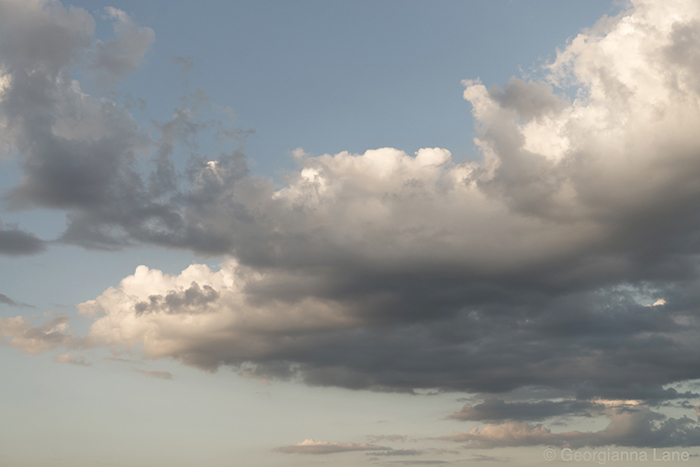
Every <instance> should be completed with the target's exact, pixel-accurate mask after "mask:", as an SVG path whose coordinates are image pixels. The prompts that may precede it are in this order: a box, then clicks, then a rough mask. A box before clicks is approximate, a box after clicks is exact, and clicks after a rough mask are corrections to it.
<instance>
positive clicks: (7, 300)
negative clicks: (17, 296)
mask: <svg viewBox="0 0 700 467" xmlns="http://www.w3.org/2000/svg"><path fill="white" fill-rule="evenodd" d="M0 303H2V304H5V305H9V306H14V307H19V308H34V307H33V306H32V305H28V304H26V303H22V302H17V301H15V300H12V299H11V298H10V297H8V296H7V295H5V294H2V293H0Z"/></svg>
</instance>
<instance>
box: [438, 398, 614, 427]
mask: <svg viewBox="0 0 700 467" xmlns="http://www.w3.org/2000/svg"><path fill="white" fill-rule="evenodd" d="M602 408H603V406H602V405H600V404H596V403H595V402H589V401H577V400H564V401H537V402H505V401H503V400H501V399H496V398H489V399H486V400H485V401H484V402H482V403H480V404H476V405H470V404H465V405H464V407H462V410H460V411H459V412H455V413H453V414H452V415H450V416H449V417H448V418H450V419H454V420H464V421H474V422H484V421H487V422H498V421H504V420H514V421H539V420H544V419H545V418H551V417H558V416H584V417H590V416H591V415H592V414H591V412H600V411H601V409H602Z"/></svg>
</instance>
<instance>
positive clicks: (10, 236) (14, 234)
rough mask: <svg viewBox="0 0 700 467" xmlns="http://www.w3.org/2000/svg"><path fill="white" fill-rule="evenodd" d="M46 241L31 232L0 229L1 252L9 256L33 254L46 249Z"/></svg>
mask: <svg viewBox="0 0 700 467" xmlns="http://www.w3.org/2000/svg"><path fill="white" fill-rule="evenodd" d="M45 248H46V245H45V243H44V242H43V241H42V240H40V239H39V238H37V237H36V236H34V235H33V234H31V233H29V232H25V231H23V230H17V229H13V230H10V229H7V230H5V229H0V254H3V255H8V256H21V255H33V254H36V253H40V252H42V251H44V249H45Z"/></svg>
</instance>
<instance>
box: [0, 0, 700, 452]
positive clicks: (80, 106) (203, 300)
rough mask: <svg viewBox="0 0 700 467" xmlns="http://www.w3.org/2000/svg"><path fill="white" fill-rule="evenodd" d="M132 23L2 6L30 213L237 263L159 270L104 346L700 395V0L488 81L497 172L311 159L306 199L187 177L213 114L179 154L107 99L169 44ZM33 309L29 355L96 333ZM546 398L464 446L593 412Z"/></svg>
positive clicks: (24, 339)
mask: <svg viewBox="0 0 700 467" xmlns="http://www.w3.org/2000/svg"><path fill="white" fill-rule="evenodd" d="M108 13H109V17H110V18H112V20H113V21H114V22H115V38H114V40H113V42H106V43H102V42H95V41H94V40H93V34H94V28H95V24H94V19H93V18H92V17H91V16H90V15H89V14H87V13H86V12H84V11H82V10H79V9H65V8H63V7H62V6H61V5H60V4H58V3H55V2H39V1H35V2H29V3H26V2H25V3H19V2H14V1H6V2H0V70H2V81H0V83H1V84H2V85H1V86H0V92H1V94H0V138H1V139H2V142H3V143H4V145H5V146H6V147H7V148H9V149H7V151H8V154H17V157H18V160H19V163H20V165H21V167H22V169H23V178H22V180H21V181H20V182H19V183H18V185H17V186H15V187H13V188H12V189H11V190H10V191H9V192H8V193H7V194H6V199H7V200H8V201H9V202H10V203H11V205H12V206H13V207H15V208H17V209H23V208H30V207H42V208H52V209H60V210H65V211H66V212H67V213H68V224H67V228H66V231H65V232H64V234H63V235H62V237H61V239H60V241H62V242H66V243H73V244H77V245H81V246H83V247H86V248H107V249H117V248H122V247H126V246H129V245H134V244H150V245H158V246H165V247H177V248H185V249H190V250H193V251H196V252H199V253H205V254H216V255H226V256H228V257H229V258H230V259H227V260H225V261H224V262H223V263H222V264H221V267H220V269H219V270H211V269H210V268H209V267H207V266H204V265H193V266H191V267H190V268H188V269H186V270H185V271H183V272H182V273H181V274H178V275H169V274H164V273H163V272H161V271H158V270H154V269H149V268H148V267H146V266H139V267H138V268H137V269H136V271H135V273H134V274H133V275H131V276H129V277H127V278H125V279H124V280H123V281H122V282H121V283H120V284H118V285H117V286H115V287H114V288H110V289H108V290H106V291H105V292H104V293H103V294H102V295H101V296H99V297H97V298H96V299H95V300H92V301H89V302H86V303H84V304H81V305H80V307H79V308H80V311H81V313H83V314H85V315H88V316H93V317H94V319H95V322H94V324H93V325H92V328H91V331H90V333H89V335H88V336H87V341H89V342H91V343H98V344H99V345H105V346H111V347H114V348H122V347H129V348H132V347H133V348H137V347H139V346H143V352H144V356H145V357H146V358H167V357H169V358H174V359H177V360H180V361H182V362H184V363H186V364H190V365H195V366H198V367H201V368H205V369H208V370H212V369H216V368H218V367H219V366H221V365H228V366H231V367H234V368H236V369H238V370H239V371H244V372H246V374H251V375H255V376H259V377H261V378H280V379H298V380H301V381H303V382H305V383H307V384H311V385H321V386H340V387H347V388H354V389H375V390H396V391H412V390H413V389H416V388H440V389H444V390H464V391H472V392H481V393H486V394H493V393H499V392H506V391H512V390H516V389H519V388H527V387H545V388H549V389H553V390H557V391H561V392H563V393H564V394H566V395H567V396H568V397H576V398H578V399H580V400H583V401H588V400H591V399H593V398H605V399H635V400H642V401H645V402H647V403H649V404H654V403H658V402H660V401H664V400H672V399H683V398H688V397H694V395H692V394H690V395H689V394H686V393H679V392H678V391H676V390H675V389H673V388H669V387H668V385H670V384H673V383H679V382H683V381H687V380H691V379H697V378H700V371H699V370H698V369H699V368H700V341H699V340H698V339H697V332H698V330H699V329H700V323H698V303H700V297H699V296H698V290H700V288H699V287H698V285H699V284H698V279H699V276H698V263H697V254H698V252H699V251H700V244H699V243H698V238H700V237H699V236H698V234H699V233H700V216H698V211H697V205H698V202H700V182H698V180H700V139H699V138H698V136H697V128H698V127H699V126H700V81H699V80H698V78H697V77H698V76H700V74H699V72H700V69H699V68H700V62H699V61H698V57H700V34H698V32H697V31H698V30H699V28H698V26H699V25H700V5H698V4H697V2H694V1H690V0H674V1H669V2H663V3H660V2H652V1H644V0H638V1H635V2H633V3H632V6H631V8H630V9H629V11H626V12H624V13H622V14H620V15H619V16H617V17H615V18H604V19H602V20H601V21H600V22H599V23H598V24H597V25H596V26H594V27H593V28H592V29H590V30H587V31H584V32H582V33H581V34H579V35H578V36H577V37H575V38H574V39H573V40H572V41H571V42H570V43H568V44H567V45H566V46H565V47H564V48H562V49H561V50H560V51H558V53H557V58H556V59H555V60H554V62H553V63H551V64H550V65H548V66H547V67H545V69H544V70H543V76H542V78H541V79H540V80H538V81H525V80H521V79H517V78H511V79H510V80H509V81H508V82H507V83H506V84H505V85H504V86H503V88H500V87H498V86H492V87H490V88H487V87H486V86H484V85H483V84H482V83H481V82H479V81H478V80H472V81H465V83H464V84H465V87H466V89H465V91H464V98H465V99H467V100H468V101H469V102H470V104H471V105H472V108H473V114H474V117H475V120H476V121H477V124H478V127H477V133H478V136H477V138H476V139H475V141H476V144H477V145H478V147H479V148H480V151H481V154H482V155H483V160H482V161H479V162H476V161H468V162H464V163H460V164H456V163H454V162H453V161H452V159H451V154H450V152H449V151H448V150H446V149H442V148H425V149H421V150H420V151H418V152H417V153H416V154H415V156H410V155H407V154H405V153H404V152H402V151H400V150H398V149H393V148H381V149H374V150H368V151H366V152H365V153H364V154H349V153H346V152H343V153H339V154H335V155H328V154H326V155H322V156H318V157H312V156H310V155H308V154H305V153H304V152H303V150H297V151H295V153H294V154H295V156H294V157H295V160H296V162H297V164H298V166H299V170H298V171H296V172H293V173H290V174H288V177H287V179H286V181H285V184H284V185H283V186H276V185H275V184H274V183H273V182H272V181H271V180H269V179H266V178H263V177H259V176H256V175H252V174H250V173H249V171H248V168H247V165H246V161H245V157H244V156H243V155H242V154H241V153H240V151H235V150H234V151H231V152H230V153H229V154H227V155H224V156H221V157H219V158H212V160H208V159H206V158H201V157H194V158H192V160H191V161H190V163H189V164H188V168H187V169H186V170H184V171H182V172H178V170H177V167H176V164H175V163H174V162H173V152H174V148H175V146H176V145H177V144H182V143H187V142H188V141H190V140H191V137H192V135H193V134H195V133H196V132H197V131H199V130H200V129H201V126H202V125H203V124H202V122H201V121H199V120H197V118H196V108H194V109H192V108H181V109H177V110H176V112H175V113H174V116H173V117H172V119H171V120H170V121H167V122H163V123H159V124H158V125H157V127H158V130H159V133H160V135H161V139H160V140H157V141H153V140H151V139H150V138H149V137H148V136H146V132H145V131H144V130H143V129H142V128H140V127H139V126H138V125H137V124H136V122H135V120H134V118H133V117H132V116H131V115H130V114H129V112H128V111H127V109H126V108H124V107H122V106H119V105H117V104H116V103H115V102H113V101H111V100H109V99H106V98H97V97H93V96H90V95H88V94H86V93H85V92H84V91H83V90H82V89H81V86H80V83H78V82H77V81H75V80H73V79H72V74H71V72H72V70H73V68H74V67H76V66H84V67H86V68H87V69H88V70H90V72H92V73H93V75H94V79H95V81H96V83H98V84H99V85H100V86H104V87H113V86H115V85H116V83H118V81H119V80H120V79H123V78H124V77H125V76H126V75H127V74H128V73H129V72H130V71H133V70H134V69H135V67H136V66H137V65H138V64H139V63H141V62H142V60H143V56H144V53H145V51H146V49H147V47H148V45H149V44H150V43H151V42H152V41H153V37H154V35H153V31H151V30H150V29H148V28H140V27H138V26H137V25H135V24H134V23H133V21H132V20H131V18H129V17H128V15H126V14H124V13H123V12H120V11H118V10H110V11H109V12H108ZM37 43H41V44H50V46H49V45H47V46H46V47H35V44H37ZM86 57H87V58H86ZM81 63H82V65H80V64H81ZM555 86H556V87H557V88H558V89H564V88H569V89H572V90H574V91H575V96H574V97H572V98H569V97H566V95H565V94H563V93H562V92H560V93H555ZM570 94H573V93H570ZM200 97H201V96H200ZM195 101H196V105H195V107H196V106H197V105H201V104H202V102H204V99H195ZM210 128H211V127H210ZM233 135H234V136H235V135H236V133H235V132H234V134H233ZM154 148H155V149H154ZM151 150H153V152H154V155H153V159H152V162H153V163H154V166H155V167H156V168H155V169H154V170H153V171H152V172H150V173H148V174H144V173H143V171H141V170H139V169H138V162H139V158H142V157H144V156H143V154H148V153H149V151H151ZM1 233H2V232H0V234H1ZM2 248H3V247H2V236H1V235H0V251H2ZM37 248H38V247H37ZM653 303H656V304H658V306H646V305H650V304H653ZM19 319H20V320H21V318H19ZM9 320H15V321H9ZM9 320H2V321H0V325H2V331H3V334H5V335H7V336H10V337H11V339H12V340H11V341H10V343H12V344H13V345H16V346H18V347H20V348H23V349H25V350H26V351H29V352H36V351H41V350H45V349H49V348H55V347H58V346H60V345H65V343H64V341H63V340H61V339H67V340H66V342H68V340H70V342H73V340H72V338H70V339H69V337H66V335H64V334H62V333H61V332H62V331H63V328H60V329H59V328H58V327H57V326H58V325H57V324H56V323H53V322H52V323H49V324H46V325H44V326H42V327H40V328H32V327H31V325H30V324H29V323H28V322H27V321H25V320H21V321H18V320H17V318H10V319H9ZM59 324H60V325H61V326H63V324H62V323H59ZM28 326H29V327H28ZM47 326H48V327H47ZM34 329H37V331H33V330H34ZM15 331H16V333H15V334H13V332H15ZM47 336H50V337H47ZM98 344H91V345H98ZM76 345H77V344H76ZM532 404H534V405H532V406H527V407H525V406H521V407H513V406H511V407H509V409H513V410H515V409H520V410H523V411H525V412H527V410H529V411H530V412H532V413H534V415H533V414H530V415H528V416H527V417H524V418H522V419H521V420H518V419H517V417H514V416H511V417H505V418H507V419H510V420H511V421H508V422H505V423H506V425H504V424H500V422H498V418H497V417H496V416H495V415H493V411H492V412H491V413H492V415H490V416H485V415H483V417H484V418H483V420H490V421H496V423H495V424H493V425H492V426H493V427H495V428H489V429H488V430H487V429H484V430H486V431H483V430H482V431H477V432H470V433H469V434H468V435H465V436H466V437H464V439H460V440H461V441H474V442H486V441H484V439H486V438H485V437H486V435H487V434H488V433H491V432H493V433H495V432H496V431H498V430H506V428H507V430H506V431H508V430H510V431H508V433H511V432H513V430H515V431H517V433H524V435H523V436H524V438H523V439H527V440H530V439H537V440H539V441H538V442H550V441H551V440H559V439H560V438H556V437H555V438H556V439H555V438H552V436H554V435H552V434H551V432H548V431H547V432H545V431H543V430H547V429H546V428H543V427H539V428H538V427H535V428H533V427H532V426H531V425H527V423H526V422H523V421H522V420H538V419H542V418H547V417H551V416H554V415H558V414H575V413H580V412H581V411H582V410H583V409H582V407H580V406H576V405H575V404H574V403H573V402H569V403H568V404H569V405H568V406H565V407H564V406H561V405H559V406H552V405H549V404H546V403H542V402H540V403H539V405H538V402H533V403H532ZM584 405H585V404H584ZM472 409H475V408H474V407H472ZM481 409H486V407H481ZM491 409H493V407H491ZM577 411H578V412H577ZM530 412H527V413H530ZM537 414H539V417H538V416H537ZM463 415H464V417H467V419H470V420H471V419H476V418H478V417H479V416H482V415H479V414H476V413H474V410H472V411H471V412H469V413H467V412H466V411H465V412H464V414H463ZM489 417H490V418H489ZM502 418H503V417H502ZM652 418H653V417H652ZM652 418H650V419H649V420H651V421H649V423H650V425H648V426H652V425H651V423H652V421H653V420H652ZM645 420H646V419H645ZM673 420H675V419H673ZM667 422H669V421H667ZM645 423H646V422H645ZM654 423H655V422H654ZM669 423H670V422H669ZM679 423H680V422H679ZM682 423H686V422H685V421H683V422H682ZM514 424H517V425H514ZM611 426H612V425H611ZM679 426H680V425H679ZM686 426H687V425H683V427H686ZM498 427H500V428H498ZM657 428H658V427H656V426H655V425H654V428H653V429H652V428H650V433H653V432H654V431H653V430H656V429H657ZM679 429H680V428H679ZM695 429H696V428H692V429H690V428H688V429H686V428H683V430H685V431H683V433H685V435H687V436H686V438H683V439H691V438H692V439H695V438H693V436H696V432H695V431H693V430H695ZM494 430H496V431H494ZM676 431H677V430H676ZM499 433H500V432H499ZM547 433H549V434H547ZM540 435H541V436H540ZM550 435H551V436H550ZM685 435H684V436H685ZM518 436H520V435H518ZM557 436H559V435H557ZM562 436H563V435H562ZM601 436H602V435H601ZM492 438H494V439H495V438H497V437H495V435H494V436H490V437H488V439H492ZM511 438H513V436H511ZM509 439H510V438H509ZM513 439H515V438H513ZM518 439H520V438H518ZM596 439H599V438H596ZM600 439H605V440H608V441H610V440H611V439H613V438H600ZM615 439H617V438H615ZM547 440H549V441H547ZM527 442H528V443H529V441H527ZM557 442H558V441H557ZM590 442H591V443H592V442H593V441H590ZM596 442H597V441H596ZM611 442H616V441H615V440H613V441H611ZM693 442H694V441H693ZM523 443H524V442H523ZM505 445H508V444H505ZM510 445H513V444H510ZM518 445H522V443H521V444H518Z"/></svg>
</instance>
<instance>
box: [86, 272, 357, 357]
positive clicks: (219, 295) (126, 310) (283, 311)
mask: <svg viewBox="0 0 700 467" xmlns="http://www.w3.org/2000/svg"><path fill="white" fill-rule="evenodd" d="M267 280H269V277H268V275H266V274H265V273H261V272H258V271H255V270H252V269H250V268H245V267H242V266H240V265H239V264H238V263H237V262H236V261H233V260H231V261H228V262H226V263H224V264H223V265H222V267H221V269H220V270H219V271H212V270H211V269H210V268H209V267H207V266H205V265H192V266H190V267H188V268H187V269H185V270H184V271H183V272H182V273H181V274H179V275H169V274H164V273H162V272H161V271H159V270H154V269H149V268H147V267H145V266H139V267H138V268H137V269H136V272H135V273H134V275H132V276H129V277H127V278H125V279H124V280H122V282H121V283H120V284H119V286H118V287H116V288H110V289H108V290H106V291H105V292H104V293H103V294H102V295H101V296H100V297H98V298H97V299H95V300H92V301H89V302H86V303H83V304H81V305H79V306H78V310H79V312H80V313H82V314H84V315H87V316H94V317H95V322H94V323H93V325H92V327H91V330H90V334H89V337H90V338H91V339H94V340H95V341H96V342H101V343H103V344H104V345H110V346H138V345H142V346H143V352H144V355H145V357H146V358H159V357H176V358H180V359H181V360H184V361H187V362H189V363H192V364H196V365H199V366H202V367H206V368H215V367H216V366H218V365H219V364H220V363H221V362H224V361H226V362H229V363H232V364H233V363H235V362H238V363H239V364H240V363H243V362H244V361H247V360H257V359H264V358H266V357H268V356H270V355H274V354H276V353H278V352H280V351H282V350H283V349H285V348H287V347H294V346H295V345H296V344H297V343H298V341H300V340H302V338H303V337H304V336H306V335H308V334H314V333H318V332H321V331H329V330H333V329H340V328H344V327H347V326H349V325H351V324H352V323H353V321H355V320H356V319H355V318H353V317H350V316H345V315H344V314H343V310H342V307H338V306H337V304H335V303H330V302H327V301H324V300H321V299H317V298H308V299H300V300H298V302H297V303H289V302H286V301H282V300H276V299H274V298H270V299H265V298H259V299H258V302H257V303H256V302H255V299H252V298H250V297H249V296H247V295H246V294H245V292H244V291H245V289H246V288H250V287H255V286H260V284H264V283H265V281H267ZM295 335H297V336H296V337H295Z"/></svg>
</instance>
